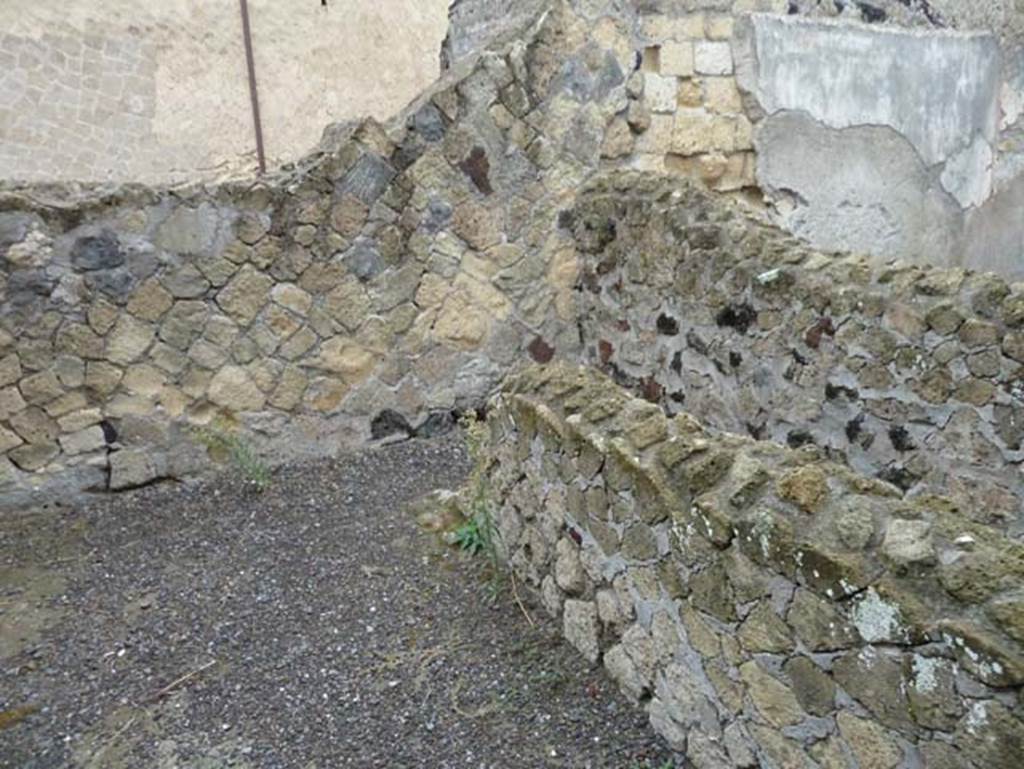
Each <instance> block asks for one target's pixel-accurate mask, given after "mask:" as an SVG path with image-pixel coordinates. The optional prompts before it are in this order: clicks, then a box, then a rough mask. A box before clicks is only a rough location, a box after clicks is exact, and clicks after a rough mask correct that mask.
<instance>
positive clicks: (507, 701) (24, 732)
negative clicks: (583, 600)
mask: <svg viewBox="0 0 1024 769" xmlns="http://www.w3.org/2000/svg"><path fill="white" fill-rule="evenodd" d="M467 469H468V467H467V460H466V457H465V453H464V450H463V447H462V446H461V444H460V443H459V442H458V441H457V440H455V439H448V440H445V441H432V442H427V441H411V442H407V443H403V444H399V445H395V446H392V447H389V448H385V449H379V450H374V451H369V452H366V453H363V454H360V455H356V456H353V457H348V458H344V459H340V460H336V461H322V462H316V463H309V464H304V465H301V466H298V467H291V468H283V469H281V470H279V471H277V472H276V473H275V474H274V478H273V483H272V485H271V487H270V488H269V489H268V490H266V491H264V492H262V493H258V492H256V491H255V490H253V489H252V488H251V487H249V486H248V485H247V484H246V483H245V482H244V480H243V479H241V478H237V477H231V476H228V477H223V478H221V479H219V480H217V481H215V482H210V483H206V484H203V485H199V486H163V487H151V488H148V489H143V490H140V491H137V492H133V493H130V494H125V495H120V496H115V497H104V498H100V499H98V500H97V501H96V502H95V503H94V504H93V505H92V506H90V507H87V508H84V507H83V508H67V509H56V510H50V511H45V512H41V513H38V514H33V515H30V516H23V517H19V518H15V519H9V520H7V521H0V766H3V767H11V768H14V767H17V768H18V769H41V768H42V767H47V768H49V767H76V768H79V769H107V768H110V769H114V768H117V769H129V768H131V769H134V768H135V767H156V768H158V769H186V768H187V769H224V768H226V767H243V768H250V767H251V768H253V769H255V768H260V769H262V768H264V767H267V768H270V767H282V768H284V767H288V768H291V767H296V768H297V769H333V768H334V767H348V766H352V767H356V766H358V767H388V768H392V767H439V768H441V767H479V768H483V767H488V768H492V767H493V768H497V767H509V768H526V767H531V768H532V767H549V766H550V767H581V768H582V767H595V768H596V767H609V768H614V769H635V768H639V767H649V766H650V767H661V766H662V765H664V764H665V762H666V759H667V758H668V755H667V754H666V753H665V752H664V750H663V749H662V748H661V747H660V746H658V744H657V742H656V741H655V739H654V736H653V734H652V733H651V732H650V730H649V728H648V726H647V724H646V718H645V717H644V715H643V713H642V712H640V711H638V710H636V709H634V708H633V707H631V706H630V705H629V704H628V703H626V702H625V701H624V700H622V699H621V698H620V696H619V695H618V694H617V692H615V691H614V689H613V688H612V687H611V686H610V685H609V684H608V683H607V682H606V681H605V680H604V677H603V675H602V674H601V672H600V670H592V669H589V668H588V667H587V665H586V663H585V662H583V661H582V660H581V659H580V658H579V657H578V655H576V653H575V652H574V651H573V650H571V649H570V648H568V647H567V646H566V645H565V644H563V643H562V642H560V641H559V637H558V629H557V627H554V626H553V625H552V623H550V622H549V621H547V620H546V617H545V616H544V614H543V611H542V610H541V609H539V608H538V607H537V604H536V603H534V602H533V601H532V600H531V597H530V596H529V595H525V594H523V591H522V589H521V588H520V594H521V595H522V597H523V599H524V601H525V603H526V609H527V611H528V612H529V613H530V615H531V617H532V618H533V620H534V621H535V622H536V623H537V627H536V628H535V629H534V628H531V627H530V625H529V623H528V621H527V619H526V617H525V616H524V613H523V611H521V610H520V609H519V608H518V607H517V606H516V604H515V602H514V600H513V598H512V596H511V595H510V594H509V591H504V592H503V593H501V594H500V596H499V598H498V601H497V603H496V605H492V604H491V603H490V602H489V601H488V600H487V599H486V593H487V591H486V586H485V585H483V584H482V582H481V572H480V567H479V564H478V563H476V562H472V561H470V560H469V559H468V557H467V556H464V555H461V554H459V553H457V552H455V551H453V550H451V549H449V548H445V547H443V546H442V545H441V544H440V543H439V542H438V541H437V540H436V539H435V538H434V537H433V536H432V535H429V534H426V533H424V532H422V531H420V530H419V529H418V528H417V526H416V524H415V522H414V520H413V518H412V516H411V515H410V514H409V513H407V512H405V509H406V506H407V504H408V503H409V502H411V501H413V500H415V499H417V498H419V497H421V496H422V495H424V494H425V493H427V492H429V491H430V490H432V489H435V488H442V487H455V486H458V485H459V484H460V483H461V482H462V480H463V478H464V477H465V474H466V472H467Z"/></svg>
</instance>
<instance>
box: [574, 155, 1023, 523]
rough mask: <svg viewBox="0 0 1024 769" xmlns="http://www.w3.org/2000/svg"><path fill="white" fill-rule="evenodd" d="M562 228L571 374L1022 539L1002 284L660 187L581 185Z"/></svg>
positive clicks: (611, 181)
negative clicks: (808, 451)
mask: <svg viewBox="0 0 1024 769" xmlns="http://www.w3.org/2000/svg"><path fill="white" fill-rule="evenodd" d="M574 213H575V219H576V232H577V240H578V245H579V249H580V252H581V254H582V257H581V258H582V260H583V261H582V264H581V270H582V279H581V290H580V294H579V301H580V308H579V318H580V329H581V334H582V338H583V342H584V350H585V358H586V360H588V361H590V362H591V363H593V364H594V365H596V366H598V367H603V368H604V369H605V370H607V371H609V372H612V373H614V375H615V376H616V377H617V378H618V379H619V381H620V382H623V383H626V384H629V385H630V386H632V387H633V388H634V389H635V391H638V392H642V393H643V394H644V395H645V396H646V397H648V398H650V399H651V400H652V401H654V402H657V403H659V404H661V405H662V406H663V407H664V408H665V409H666V410H667V411H668V412H669V413H675V412H679V411H681V410H683V409H685V410H686V411H688V412H690V413H693V414H698V415H700V418H701V419H702V420H703V421H704V422H706V424H708V425H709V426H710V427H713V428H717V429H721V430H726V431H729V432H735V433H741V434H748V435H751V436H753V437H755V438H763V439H768V440H774V441H777V442H780V443H786V444H788V445H790V446H792V447H798V446H803V445H811V446H817V447H819V448H820V449H821V450H822V451H824V452H826V454H828V455H829V456H831V457H833V458H834V459H836V460H837V461H842V462H847V463H849V465H850V466H851V467H852V468H854V469H855V470H856V471H858V472H861V473H864V474H866V475H870V476H872V477H877V478H880V479H883V480H885V481H888V482H890V483H893V484H895V485H896V486H898V487H900V488H901V489H902V490H903V491H906V492H910V493H911V494H920V493H925V492H938V493H943V494H947V495H949V496H950V497H951V498H952V499H954V500H955V501H956V503H957V504H958V505H960V508H961V510H962V511H963V515H964V516H969V517H972V518H974V519H975V520H978V521H981V522H984V523H986V524H989V525H992V526H995V527H997V528H999V529H1000V530H1003V531H1007V532H1009V533H1010V534H1011V535H1012V536H1015V537H1019V536H1021V535H1022V534H1024V517H1022V514H1021V506H1020V500H1021V498H1022V494H1024V485H1022V479H1021V472H1020V466H1021V461H1022V459H1024V454H1022V451H1021V449H1022V440H1024V391H1022V389H1021V378H1022V375H1024V366H1022V364H1024V293H1022V291H1021V286H1020V285H1019V284H1013V285H1008V284H1007V283H1006V282H1005V281H1004V280H1002V279H1001V278H999V277H997V276H995V275H992V274H975V273H971V272H966V271H964V270H958V269H950V270H943V269H938V268H922V267H916V266H912V265H906V264H899V263H894V264H891V265H887V266H877V265H874V264H873V263H872V262H870V261H869V260H868V259H866V258H864V257H857V256H848V257H842V258H840V257H837V256H835V255H824V254H821V253H818V252H815V251H813V250H811V249H809V248H808V247H806V246H803V245H801V244H799V243H798V242H796V241H795V240H794V239H792V238H790V237H788V236H786V235H784V234H783V233H781V232H779V231H778V230H776V229H774V228H772V227H768V226H763V225H760V224H758V223H756V222H754V221H751V220H749V219H747V218H745V217H744V216H743V215H742V214H741V213H739V212H738V211H737V210H736V209H734V208H731V207H729V206H727V205H723V204H721V203H720V202H717V201H713V200H712V198H711V197H710V196H708V195H707V194H704V193H702V192H700V191H699V190H698V189H697V188H696V187H694V186H692V185H688V184H685V183H680V182H674V181H672V180H671V179H666V178H664V177H662V178H652V177H650V176H646V177H645V176H641V175H639V174H622V175H609V176H606V177H604V178H600V179H597V180H595V181H594V182H593V183H592V184H591V185H589V187H588V188H587V189H586V190H585V191H584V192H583V193H582V194H581V195H580V198H579V200H578V203H577V206H576V208H575V209H574Z"/></svg>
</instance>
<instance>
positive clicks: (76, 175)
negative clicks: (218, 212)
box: [0, 0, 448, 183]
mask: <svg viewBox="0 0 1024 769" xmlns="http://www.w3.org/2000/svg"><path fill="white" fill-rule="evenodd" d="M447 6H448V0H388V2H385V3H381V2H375V0H327V1H326V2H323V3H321V2H320V0H303V1H302V2H298V1H293V2H284V3H282V2H278V1H277V0H249V9H250V19H251V27H252V38H253V47H254V55H255V60H256V76H257V81H258V84H259V89H260V106H261V112H262V120H263V131H264V140H265V145H266V152H267V157H268V162H269V163H270V165H271V167H273V166H275V165H277V164H280V163H285V162H292V161H295V160H297V159H299V158H301V157H302V156H303V155H305V154H306V153H308V152H309V151H310V150H312V149H313V148H314V147H315V146H316V144H317V142H318V141H319V139H320V134H321V132H322V130H323V127H324V126H325V125H327V124H329V123H331V122H334V121H339V120H348V119H354V118H360V117H364V116H372V117H374V118H377V119H379V120H384V119H388V118H390V117H392V116H393V115H394V114H396V113H397V112H399V111H400V110H401V109H403V108H404V107H405V106H406V105H407V104H408V103H409V102H410V101H412V100H413V99H414V98H415V97H416V96H418V95H419V94H420V93H421V92H422V91H423V90H424V89H425V88H427V87H429V86H430V85H431V84H432V83H433V82H434V80H436V78H437V76H438V71H439V70H438V63H437V51H438V47H439V46H440V44H441V39H442V38H443V37H444V33H445V27H446V23H447V19H446V13H445V12H446V9H447ZM0 29H2V30H3V32H2V33H0V178H3V179H20V180H25V181H53V180H74V181H106V180H117V181H146V182H150V183H164V182H180V181H186V182H188V181H194V180H195V179H220V178H224V177H227V176H231V175H238V174H251V173H253V172H255V169H256V155H255V138H254V133H253V123H252V112H251V107H250V103H249V85H248V78H247V74H246V64H245V50H244V44H243V38H242V24H241V16H240V12H239V3H238V0H221V1H219V2H209V1H208V0H164V1H163V2H158V3H140V2H136V1H135V0H64V2H60V3H40V2H36V0H5V1H4V2H3V3H0ZM297 115H298V116H301V118H299V119H296V116H297Z"/></svg>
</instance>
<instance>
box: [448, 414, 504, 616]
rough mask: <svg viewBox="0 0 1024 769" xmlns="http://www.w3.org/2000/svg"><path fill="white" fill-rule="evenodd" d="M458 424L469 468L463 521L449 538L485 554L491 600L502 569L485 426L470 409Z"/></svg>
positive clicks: (473, 550) (499, 585)
mask: <svg viewBox="0 0 1024 769" xmlns="http://www.w3.org/2000/svg"><path fill="white" fill-rule="evenodd" d="M461 424H462V427H463V429H464V430H465V432H466V447H467V450H468V452H469V457H470V460H471V461H472V467H473V469H472V470H471V471H470V475H469V483H468V489H469V494H468V499H467V504H466V508H467V509H466V512H467V516H466V522H465V523H464V524H462V525H461V526H460V527H459V528H458V529H456V530H455V534H454V538H453V540H454V542H455V544H456V545H458V546H459V547H460V548H462V550H464V551H465V552H467V553H470V554H471V555H481V554H482V555H484V556H486V558H487V560H488V562H489V567H490V579H489V581H488V592H489V593H490V596H491V599H492V600H494V599H496V598H497V596H498V594H499V592H500V591H501V580H502V569H501V562H500V559H499V558H498V548H497V541H496V538H497V531H496V528H495V524H494V515H493V504H492V501H491V487H490V481H489V480H488V477H487V469H488V466H487V457H486V446H487V438H488V436H487V425H486V424H485V423H484V422H482V421H481V420H479V419H477V417H476V414H475V413H473V412H467V413H466V415H464V416H463V417H462V419H461Z"/></svg>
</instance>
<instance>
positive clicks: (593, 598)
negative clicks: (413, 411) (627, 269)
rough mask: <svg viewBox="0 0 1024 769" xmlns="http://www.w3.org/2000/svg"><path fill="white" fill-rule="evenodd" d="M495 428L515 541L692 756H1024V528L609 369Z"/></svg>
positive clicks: (547, 588)
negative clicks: (623, 379) (995, 522)
mask: <svg viewBox="0 0 1024 769" xmlns="http://www.w3.org/2000/svg"><path fill="white" fill-rule="evenodd" d="M489 423H490V430H491V437H492V444H491V449H490V452H489V455H488V459H489V464H488V468H489V470H488V472H489V476H488V477H489V479H490V482H491V485H492V489H491V491H492V494H493V498H494V500H495V510H496V512H495V520H496V525H497V530H498V533H499V536H498V540H499V542H500V545H501V549H502V554H503V555H504V556H505V557H506V558H507V559H508V560H509V563H510V564H511V566H512V567H513V568H514V569H515V571H516V573H517V574H518V575H519V576H520V577H521V578H522V579H523V580H525V581H526V582H528V583H530V584H532V585H535V586H536V587H538V588H539V589H540V591H541V593H542V595H543V600H544V604H545V606H546V607H547V609H548V611H550V612H551V613H552V614H553V615H554V616H561V618H562V622H563V628H564V634H565V636H566V638H567V639H568V640H569V641H570V642H571V643H572V644H573V645H574V646H575V647H576V648H577V649H578V650H579V652H580V653H581V654H582V655H583V656H584V657H585V658H586V659H587V660H589V661H590V662H592V663H594V662H598V661H600V662H601V663H602V664H603V665H604V667H605V669H606V670H607V672H608V673H609V674H610V675H611V676H612V677H613V678H614V679H615V680H616V681H617V682H618V683H619V686H620V687H621V689H622V691H623V692H624V693H625V694H626V695H627V696H629V697H631V698H633V699H634V700H635V701H637V702H638V703H640V704H641V705H642V706H643V707H645V708H646V710H647V713H648V714H649V717H650V722H651V725H652V726H653V728H654V729H655V730H656V731H657V732H658V733H659V734H660V735H662V736H663V737H664V738H665V739H666V740H667V741H668V742H669V744H670V745H671V746H672V747H673V748H675V749H677V750H680V751H685V753H686V755H687V758H688V759H689V760H690V761H691V762H692V765H693V766H695V767H698V769H711V768H715V769H717V768H719V767H721V768H722V769H725V768H727V767H728V768H729V769H733V768H735V767H764V768H766V769H768V768H770V769H781V768H785V769H794V768H796V767H807V768H808V769H811V768H813V767H844V768H848V769H867V768H868V767H886V768H887V769H896V767H901V768H904V769H907V768H909V767H928V768H929V769H954V767H956V768H958V769H964V768H968V767H977V768H978V769H1012V767H1016V766H1019V758H1020V753H1021V750H1022V749H1024V711H1022V709H1021V700H1020V695H1021V687H1022V684H1024V646H1022V642H1024V625H1022V621H1024V603H1022V596H1021V593H1020V584H1021V578H1022V577H1024V546H1022V545H1021V544H1020V543H1018V542H1014V541H1011V540H1009V539H1007V538H1005V537H1004V536H1003V535H1002V534H1000V533H998V532H996V531H994V530H993V529H992V528H990V527H988V526H984V525H980V524H978V523H975V522H973V521H971V520H970V519H969V518H968V517H966V516H965V515H963V514H962V513H961V512H960V511H959V510H958V509H957V507H956V505H955V504H954V503H952V502H951V501H949V500H948V499H944V498H940V497H922V498H920V499H917V500H912V501H910V500H905V499H903V498H901V496H900V494H899V492H898V491H897V490H896V489H895V488H894V487H892V486H890V485H888V484H885V483H881V482H879V481H877V480H874V479H869V478H866V477H863V476H860V475H858V474H857V473H855V472H853V471H851V470H850V469H848V468H846V467H843V466H841V465H837V464H833V463H830V462H828V461H826V460H825V459H824V457H823V452H821V451H820V450H819V449H817V448H814V447H804V448H802V449H799V450H791V449H786V448H784V447H782V446H779V445H778V444H774V443H770V442H766V441H755V440H753V439H750V438H746V437H739V436H735V435H723V434H718V433H712V432H710V431H708V430H706V429H704V428H703V427H702V426H701V425H700V424H699V423H698V421H697V420H696V419H694V418H693V417H692V416H690V415H689V414H679V415H677V416H675V417H668V416H666V415H665V413H664V412H663V411H662V409H660V408H659V407H657V406H656V405H653V404H650V403H647V402H645V401H643V400H642V399H639V398H636V397H631V396H630V395H629V394H627V392H626V391H625V390H623V389H622V388H620V387H618V386H617V385H615V384H614V383H613V382H612V381H611V380H610V379H607V378H605V377H604V376H602V375H600V374H598V373H595V372H594V371H593V369H587V368H578V367H576V366H573V365H562V364H557V365H556V364H552V365H549V366H547V367H537V366H534V367H532V368H531V369H529V370H527V371H525V372H523V373H522V374H521V376H520V377H519V378H518V379H516V380H514V381H513V382H512V383H510V385H509V386H508V387H507V388H506V390H505V392H504V393H503V395H502V397H501V398H500V399H499V400H497V401H496V402H495V403H494V408H493V410H492V412H491V413H490V415H489Z"/></svg>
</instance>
